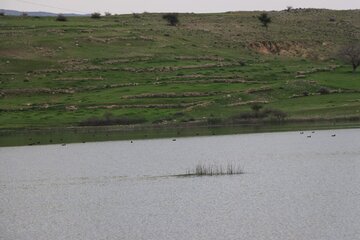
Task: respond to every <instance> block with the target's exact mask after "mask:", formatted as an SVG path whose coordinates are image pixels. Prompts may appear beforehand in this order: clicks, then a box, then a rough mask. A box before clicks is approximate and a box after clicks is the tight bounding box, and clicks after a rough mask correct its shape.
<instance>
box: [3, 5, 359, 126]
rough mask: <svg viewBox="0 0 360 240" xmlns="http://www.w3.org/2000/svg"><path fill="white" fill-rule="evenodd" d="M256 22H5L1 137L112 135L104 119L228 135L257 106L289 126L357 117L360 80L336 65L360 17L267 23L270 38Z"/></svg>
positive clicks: (146, 18) (308, 15)
mask: <svg viewBox="0 0 360 240" xmlns="http://www.w3.org/2000/svg"><path fill="white" fill-rule="evenodd" d="M258 15H259V13H258V12H229V13H218V14H179V15H178V17H179V20H180V24H179V25H178V26H176V27H172V26H168V25H167V22H166V21H164V20H163V19H162V14H149V13H145V14H138V15H136V17H134V16H133V15H113V16H106V17H102V18H100V19H92V18H90V17H67V21H66V22H59V21H55V18H54V17H44V18H32V17H27V18H22V17H10V16H3V17H1V19H0V26H1V27H0V34H1V35H2V36H3V37H2V38H0V129H29V128H48V127H50V128H54V127H59V128H67V127H76V126H79V125H82V124H83V123H86V122H89V121H88V120H89V119H96V120H97V121H92V122H91V121H90V123H91V125H94V122H96V124H98V123H106V124H109V121H102V120H101V119H102V118H103V116H104V115H108V114H112V115H113V116H114V118H113V119H112V121H110V123H111V124H120V125H121V124H129V122H132V121H128V119H130V120H133V119H141V121H133V122H134V123H140V124H142V125H144V126H151V125H153V124H154V123H156V124H157V125H158V124H160V125H163V126H164V127H166V126H167V125H168V124H169V123H171V124H177V123H184V122H185V123H186V124H189V123H194V124H198V123H199V122H202V123H203V124H204V125H206V124H208V123H210V124H212V125H213V124H215V125H216V124H218V123H222V124H227V123H229V122H231V121H230V120H231V119H232V117H233V116H241V115H242V116H245V115H246V114H247V113H248V112H251V105H252V104H253V103H254V102H261V103H262V104H263V105H264V109H274V110H277V111H281V112H284V113H286V115H287V117H286V119H285V121H287V120H290V121H291V120H294V119H305V118H306V119H317V118H319V116H320V117H321V116H325V117H326V118H327V119H331V118H334V119H335V118H338V117H344V118H346V117H353V116H360V101H359V99H360V93H359V90H360V80H359V79H360V72H357V73H355V74H353V73H351V67H350V66H346V65H343V64H342V63H341V62H339V61H337V60H336V59H334V58H333V56H334V53H335V52H336V49H337V48H338V47H340V46H341V45H342V44H344V43H345V42H347V41H350V40H353V41H358V40H359V39H360V33H359V31H357V30H358V28H359V27H360V14H359V11H356V10H354V11H332V10H315V9H304V10H293V11H290V12H286V11H279V12H269V15H270V17H271V18H272V20H273V21H272V23H271V24H270V25H269V28H268V30H265V29H264V28H263V27H262V26H261V24H260V23H259V21H258V20H257V18H256V16H258ZM330 18H334V19H336V21H335V22H334V21H329V19H330ZM314 23H316V24H314ZM271 46H275V48H271ZM300 73H301V74H300ZM299 75H301V78H299ZM321 88H326V89H329V91H330V92H331V93H330V94H327V95H320V94H318V91H319V89H321ZM304 93H306V94H304ZM294 96H296V98H294ZM99 119H100V121H99ZM114 119H117V120H114ZM124 119H125V120H126V121H123V120H124ZM120 120H121V121H120ZM240 122H241V121H240Z"/></svg>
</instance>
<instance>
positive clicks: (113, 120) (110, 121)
mask: <svg viewBox="0 0 360 240" xmlns="http://www.w3.org/2000/svg"><path fill="white" fill-rule="evenodd" d="M144 122H146V119H145V118H129V117H126V116H123V117H116V116H113V115H112V114H109V113H106V114H104V116H103V117H102V118H97V117H92V118H88V119H86V120H84V121H82V122H80V124H79V125H80V126H109V125H132V124H140V123H144Z"/></svg>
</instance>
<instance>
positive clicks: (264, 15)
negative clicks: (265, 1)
mask: <svg viewBox="0 0 360 240" xmlns="http://www.w3.org/2000/svg"><path fill="white" fill-rule="evenodd" d="M258 19H259V21H260V22H261V24H262V26H263V27H266V29H267V28H268V25H269V23H271V18H270V17H269V16H268V14H267V13H262V14H261V15H260V16H258Z"/></svg>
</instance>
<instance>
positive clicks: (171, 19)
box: [162, 13, 179, 26]
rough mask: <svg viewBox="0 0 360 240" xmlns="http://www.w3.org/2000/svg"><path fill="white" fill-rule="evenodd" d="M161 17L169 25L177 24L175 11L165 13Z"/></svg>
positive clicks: (177, 19)
mask: <svg viewBox="0 0 360 240" xmlns="http://www.w3.org/2000/svg"><path fill="white" fill-rule="evenodd" d="M162 18H163V19H165V20H166V21H167V22H168V24H169V25H170V26H176V25H177V24H179V18H178V15H177V14H176V13H167V14H165V15H163V16H162Z"/></svg>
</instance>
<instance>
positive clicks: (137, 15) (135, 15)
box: [132, 13, 141, 18]
mask: <svg viewBox="0 0 360 240" xmlns="http://www.w3.org/2000/svg"><path fill="white" fill-rule="evenodd" d="M132 16H133V18H141V16H140V14H138V13H133V14H132Z"/></svg>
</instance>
